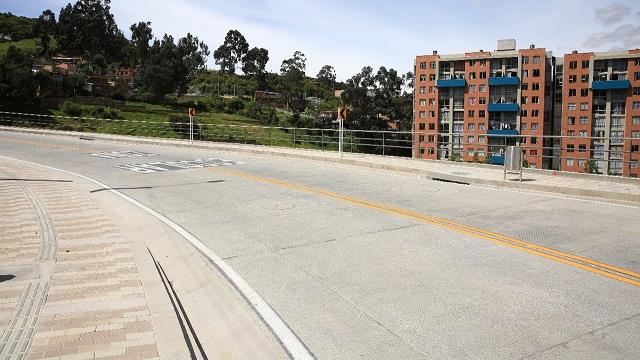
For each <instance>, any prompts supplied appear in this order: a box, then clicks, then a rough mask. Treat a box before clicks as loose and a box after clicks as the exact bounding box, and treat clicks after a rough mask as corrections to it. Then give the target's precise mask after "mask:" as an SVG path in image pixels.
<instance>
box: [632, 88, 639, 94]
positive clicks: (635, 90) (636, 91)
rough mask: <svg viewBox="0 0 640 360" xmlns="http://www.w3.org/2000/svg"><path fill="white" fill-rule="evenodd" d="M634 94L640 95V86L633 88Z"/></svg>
mask: <svg viewBox="0 0 640 360" xmlns="http://www.w3.org/2000/svg"><path fill="white" fill-rule="evenodd" d="M633 95H640V87H634V88H633Z"/></svg>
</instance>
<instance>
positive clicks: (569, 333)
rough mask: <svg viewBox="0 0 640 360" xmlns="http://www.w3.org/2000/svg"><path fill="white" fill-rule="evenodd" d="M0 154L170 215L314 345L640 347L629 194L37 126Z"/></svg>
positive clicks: (383, 354) (523, 353)
mask: <svg viewBox="0 0 640 360" xmlns="http://www.w3.org/2000/svg"><path fill="white" fill-rule="evenodd" d="M0 155H3V156H7V157H12V158H17V159H22V160H26V161H30V162H34V163H38V164H43V165H48V166H52V167H56V168H60V169H64V170H68V171H72V172H75V173H79V174H82V175H85V176H89V177H91V178H93V179H96V180H99V181H101V182H103V183H105V184H108V185H109V186H111V187H113V188H117V189H119V190H120V191H121V192H123V193H125V194H127V195H129V196H131V197H132V198H134V199H136V200H138V201H139V202H141V203H143V204H145V205H147V206H148V207H150V208H152V209H154V210H156V211H158V212H160V213H161V214H163V215H165V216H166V217H168V218H170V219H172V220H173V221H175V222H176V223H178V224H180V225H181V226H183V227H184V228H185V229H187V230H188V231H189V232H190V233H191V234H193V235H195V236H196V237H198V238H199V239H200V240H201V241H203V242H205V243H206V244H207V245H208V246H209V247H210V248H211V249H212V250H213V251H215V252H216V253H217V254H219V255H220V256H221V257H223V258H224V259H225V260H226V261H227V262H228V263H229V264H230V265H231V266H232V267H233V268H234V269H235V270H236V271H237V272H238V273H239V274H240V275H241V276H242V277H243V278H244V279H245V280H246V281H247V282H248V283H249V284H250V285H251V286H252V287H253V288H254V289H255V290H256V291H257V292H258V293H259V294H260V295H262V297H263V298H264V299H265V300H266V301H267V302H268V303H269V305H271V307H272V308H273V309H274V310H275V311H276V312H277V313H278V314H279V315H280V316H281V317H282V319H283V320H284V321H285V322H286V323H287V324H288V325H289V327H290V328H291V329H292V330H293V331H294V332H295V333H296V334H297V336H298V337H299V338H300V339H301V340H302V341H303V342H304V343H305V344H306V346H307V347H308V348H309V349H310V351H311V352H313V354H314V355H315V356H316V357H317V358H319V359H433V358H469V359H479V358H483V359H486V358H504V359H519V358H533V359H538V358H563V359H566V358H574V359H591V358H592V359H603V358H615V359H638V358H640V279H638V278H636V277H635V276H636V275H638V274H637V273H638V272H640V250H639V249H640V247H639V246H638V245H639V242H640V221H638V220H639V218H640V208H638V207H634V206H628V205H619V204H609V203H603V202H597V201H588V200H585V199H571V198H567V197H561V196H553V195H548V194H532V193H522V192H516V191H509V190H501V189H496V188H490V187H481V186H470V185H459V184H451V183H443V182H436V181H429V180H425V179H420V178H417V177H415V176H410V175H403V174H399V173H393V172H387V171H376V170H372V169H364V168H358V167H352V166H346V165H339V164H327V163H320V162H314V161H307V160H299V159H294V158H281V157H266V156H260V155H250V154H246V153H232V152H222V151H210V150H197V149H187V148H174V147H168V146H153V145H132V144H123V143H116V142H107V141H97V140H96V141H87V140H81V139H77V138H62V137H55V136H43V135H26V134H13V133H6V132H0ZM567 181H571V179H567ZM612 186H615V185H612ZM96 190H99V189H98V188H96ZM0 201H1V199H0ZM596 261H597V262H596Z"/></svg>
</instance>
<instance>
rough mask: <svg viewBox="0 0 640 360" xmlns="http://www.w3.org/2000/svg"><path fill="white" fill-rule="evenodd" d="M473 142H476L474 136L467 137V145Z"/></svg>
mask: <svg viewBox="0 0 640 360" xmlns="http://www.w3.org/2000/svg"><path fill="white" fill-rule="evenodd" d="M475 141H476V138H475V136H468V137H467V142H468V143H469V144H473V143H474V142H475Z"/></svg>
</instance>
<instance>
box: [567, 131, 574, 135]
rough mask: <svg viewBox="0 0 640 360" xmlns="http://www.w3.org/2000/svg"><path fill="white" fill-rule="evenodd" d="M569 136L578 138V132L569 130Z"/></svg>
mask: <svg viewBox="0 0 640 360" xmlns="http://www.w3.org/2000/svg"><path fill="white" fill-rule="evenodd" d="M567 136H576V131H575V130H568V131H567Z"/></svg>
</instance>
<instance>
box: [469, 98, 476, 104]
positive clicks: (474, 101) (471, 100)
mask: <svg viewBox="0 0 640 360" xmlns="http://www.w3.org/2000/svg"><path fill="white" fill-rule="evenodd" d="M467 103H468V104H469V105H475V104H476V98H475V97H470V98H469V99H467Z"/></svg>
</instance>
